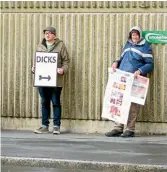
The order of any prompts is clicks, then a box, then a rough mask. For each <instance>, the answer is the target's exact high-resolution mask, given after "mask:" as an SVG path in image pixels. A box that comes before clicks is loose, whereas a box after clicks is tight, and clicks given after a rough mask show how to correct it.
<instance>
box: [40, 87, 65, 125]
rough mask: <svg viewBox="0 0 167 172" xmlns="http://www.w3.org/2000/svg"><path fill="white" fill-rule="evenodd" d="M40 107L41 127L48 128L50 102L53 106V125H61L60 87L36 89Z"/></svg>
mask: <svg viewBox="0 0 167 172" xmlns="http://www.w3.org/2000/svg"><path fill="white" fill-rule="evenodd" d="M38 91H39V94H40V96H41V105H42V125H43V126H46V127H48V126H49V118H50V101H52V105H53V125H54V126H58V127H60V125H61V103H60V96H61V91H62V87H38Z"/></svg>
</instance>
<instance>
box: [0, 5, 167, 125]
mask: <svg viewBox="0 0 167 172" xmlns="http://www.w3.org/2000/svg"><path fill="white" fill-rule="evenodd" d="M25 3H26V2H25ZM27 3H28V4H29V5H32V4H30V3H29V2H27ZM75 3H78V2H73V3H72V4H71V2H69V4H68V3H66V5H67V6H70V5H73V6H74V5H75ZM101 3H102V4H101ZM101 3H96V4H94V3H93V2H91V5H92V6H93V7H94V5H98V6H100V5H104V4H106V5H107V2H106V3H104V2H101ZM17 4H18V3H17ZM46 4H47V8H50V7H49V3H46V2H41V3H40V4H38V3H36V4H35V5H40V7H42V5H46ZM52 4H53V3H52ZM1 5H2V4H1ZM3 5H4V4H3ZM10 5H11V4H10ZM15 5H16V4H15ZM18 5H19V4H18ZM21 5H23V6H24V5H26V4H23V3H22V4H21ZM54 5H55V6H56V2H54ZM58 5H60V6H61V7H63V2H62V3H58ZM80 5H81V6H82V5H84V6H86V5H88V6H89V2H87V3H83V4H80ZM110 5H111V4H110ZM112 5H113V4H112ZM117 5H118V3H117ZM120 5H121V4H120ZM131 5H132V4H131ZM23 6H22V7H23ZM29 8H30V7H29ZM55 12H56V11H55ZM48 25H53V26H55V27H56V29H57V36H58V37H59V38H60V39H62V40H63V41H64V42H65V44H66V46H67V49H68V52H69V55H70V59H71V63H70V68H69V72H68V75H66V76H65V79H66V81H67V82H66V83H65V87H64V90H63V95H62V102H63V118H68V119H93V120H97V119H98V120H99V119H100V116H101V111H102V102H103V96H104V91H105V87H106V83H107V77H108V75H107V68H108V66H110V65H111V63H112V61H113V60H115V59H118V58H119V56H120V54H121V51H122V48H123V46H124V44H125V42H126V39H127V35H128V32H129V30H130V28H131V27H132V26H134V25H139V26H142V29H143V30H167V13H144V14H141V13H134V14H133V13H124V14H123V13H2V14H1V32H2V34H1V35H2V36H1V43H2V52H1V77H2V78H1V80H2V100H1V107H2V108H1V115H2V116H11V117H24V118H26V117H27V118H32V117H35V118H38V117H40V116H41V115H40V99H39V95H38V93H37V91H36V88H33V75H32V74H31V66H32V64H33V57H34V54H35V50H36V46H37V45H38V43H39V42H40V41H41V39H42V37H43V33H42V29H43V28H45V27H46V26H48ZM152 47H153V50H154V57H155V58H154V62H155V70H154V73H153V74H152V75H150V78H151V79H150V89H149V92H148V97H147V102H146V105H145V106H144V107H143V108H142V109H141V110H140V111H141V113H140V116H139V119H138V120H140V121H152V122H166V121H167V103H166V102H167V45H153V46H152Z"/></svg>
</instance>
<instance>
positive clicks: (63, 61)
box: [32, 26, 69, 134]
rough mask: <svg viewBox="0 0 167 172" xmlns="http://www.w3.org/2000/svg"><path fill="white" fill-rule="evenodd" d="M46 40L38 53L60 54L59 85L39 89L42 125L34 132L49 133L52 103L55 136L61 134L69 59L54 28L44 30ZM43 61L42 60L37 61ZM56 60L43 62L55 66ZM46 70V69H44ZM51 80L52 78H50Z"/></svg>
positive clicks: (45, 59)
mask: <svg viewBox="0 0 167 172" xmlns="http://www.w3.org/2000/svg"><path fill="white" fill-rule="evenodd" d="M43 33H44V38H43V40H42V43H40V45H39V46H38V48H37V52H48V53H49V52H50V53H58V59H57V66H55V68H57V84H56V87H38V91H39V94H40V96H41V105H42V125H41V127H40V128H38V129H36V130H34V133H37V134H42V133H48V132H49V117H50V101H52V105H53V125H54V128H53V134H60V125H61V102H60V96H61V91H62V87H63V75H64V74H65V73H66V72H67V70H68V65H69V57H68V52H67V49H66V46H65V44H64V43H63V41H62V40H60V39H59V38H57V37H56V29H55V28H54V27H52V26H49V27H47V28H46V29H44V30H43ZM37 60H38V61H39V60H41V59H40V58H38V59H37ZM55 60H56V59H55V58H52V59H51V58H46V57H45V58H44V59H43V62H50V63H53V64H56V63H54V62H55ZM43 70H45V69H43ZM32 72H33V73H34V72H35V67H34V66H33V67H32ZM49 79H50V78H49Z"/></svg>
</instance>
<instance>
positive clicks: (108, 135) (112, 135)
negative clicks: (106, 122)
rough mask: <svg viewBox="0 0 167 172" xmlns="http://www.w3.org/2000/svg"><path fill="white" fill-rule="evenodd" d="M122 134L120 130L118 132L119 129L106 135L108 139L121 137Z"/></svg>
mask: <svg viewBox="0 0 167 172" xmlns="http://www.w3.org/2000/svg"><path fill="white" fill-rule="evenodd" d="M122 133H123V132H122V131H119V130H117V129H113V130H112V131H110V132H107V133H105V135H106V136H107V137H118V136H120V135H121V134H122Z"/></svg>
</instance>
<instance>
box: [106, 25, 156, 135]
mask: <svg viewBox="0 0 167 172" xmlns="http://www.w3.org/2000/svg"><path fill="white" fill-rule="evenodd" d="M153 63H154V61H153V55H152V49H151V47H150V45H149V44H148V43H147V42H146V40H145V39H143V38H142V36H141V29H140V28H139V27H138V26H134V27H133V28H131V29H130V32H129V37H128V41H127V43H126V45H125V47H124V49H123V52H122V54H121V58H120V60H117V61H114V62H113V64H112V69H113V70H114V71H115V69H116V68H118V69H120V70H122V71H126V72H130V73H134V76H135V77H137V76H138V75H142V76H145V75H146V74H147V73H150V72H152V71H153ZM137 113H138V105H137V104H135V103H131V107H130V112H129V118H128V122H127V125H126V127H125V131H124V132H123V130H124V125H123V124H119V123H115V127H114V129H113V130H112V131H110V132H107V133H105V135H106V136H107V137H115V136H122V137H134V136H135V123H136V119H137Z"/></svg>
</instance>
